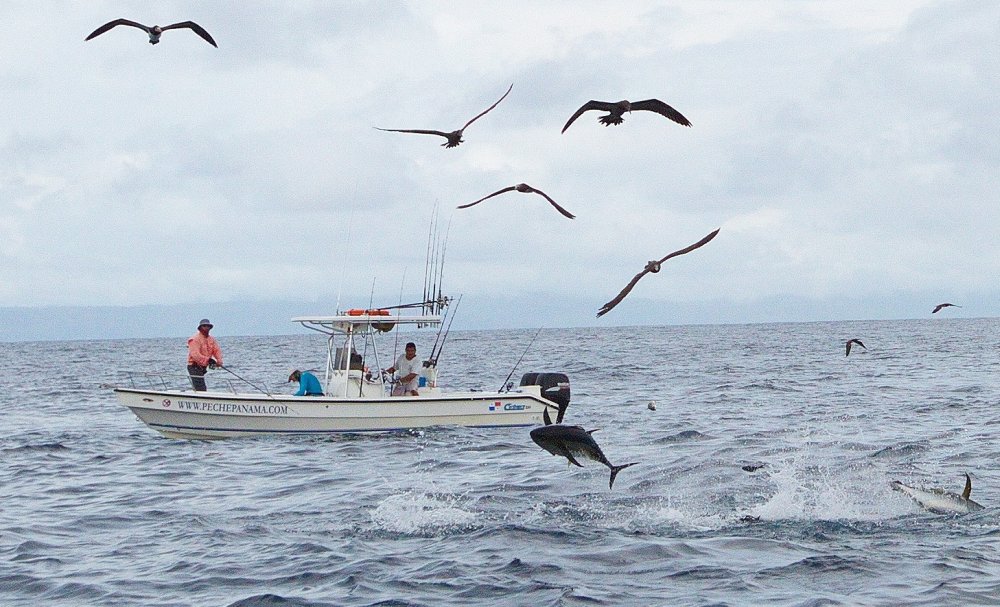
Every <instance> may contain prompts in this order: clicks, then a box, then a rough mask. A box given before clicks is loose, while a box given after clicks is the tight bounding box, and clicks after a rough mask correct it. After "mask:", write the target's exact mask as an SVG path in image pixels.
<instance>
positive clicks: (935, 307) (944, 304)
mask: <svg viewBox="0 0 1000 607" xmlns="http://www.w3.org/2000/svg"><path fill="white" fill-rule="evenodd" d="M961 307H962V306H956V305H955V304H953V303H942V304H938V305H936V306H934V309H933V310H931V314H937V313H938V312H940V311H941V308H961Z"/></svg>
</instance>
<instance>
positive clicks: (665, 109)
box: [632, 99, 691, 126]
mask: <svg viewBox="0 0 1000 607" xmlns="http://www.w3.org/2000/svg"><path fill="white" fill-rule="evenodd" d="M636 110H646V111H649V112H656V113H657V114H659V115H661V116H666V117H667V118H669V119H671V120H673V121H674V122H676V123H677V124H680V125H683V126H691V121H690V120H688V119H687V118H685V117H684V115H683V114H681V113H680V112H678V111H677V110H675V109H674V108H672V107H670V106H669V105H667V104H666V103H663V102H662V101H660V100H659V99H646V100H644V101H636V102H635V103H633V104H632V111H633V112H634V111H636Z"/></svg>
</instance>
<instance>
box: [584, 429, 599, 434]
mask: <svg viewBox="0 0 1000 607" xmlns="http://www.w3.org/2000/svg"><path fill="white" fill-rule="evenodd" d="M598 430H600V428H594V429H593V430H587V434H593V433H594V432H597V431H598Z"/></svg>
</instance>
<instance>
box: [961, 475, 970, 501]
mask: <svg viewBox="0 0 1000 607" xmlns="http://www.w3.org/2000/svg"><path fill="white" fill-rule="evenodd" d="M970 495H972V478H970V477H969V473H968V472H966V473H965V489H963V490H962V499H964V500H967V499H969V496H970Z"/></svg>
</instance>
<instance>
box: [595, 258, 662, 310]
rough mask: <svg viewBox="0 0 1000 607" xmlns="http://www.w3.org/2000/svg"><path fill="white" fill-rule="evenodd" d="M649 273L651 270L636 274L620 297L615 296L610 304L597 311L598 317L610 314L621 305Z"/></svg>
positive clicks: (619, 294)
mask: <svg viewBox="0 0 1000 607" xmlns="http://www.w3.org/2000/svg"><path fill="white" fill-rule="evenodd" d="M648 273H649V270H643V271H642V272H639V273H638V274H636V275H635V276H634V277H633V278H632V280H631V281H630V282H629V283H628V284H627V285H625V288H624V289H622V290H621V292H620V293H618V295H616V296H615V298H614V299H612V300H611V301H609V302H608V303H606V304H604V305H603V306H601V309H600V310H598V311H597V317H598V318H600V317H601V316H604V315H605V314H607V313H608V312H610V311H611V310H612V309H613V308H614V307H615V306H617V305H618V304H620V303H621V302H622V300H623V299H625V296H626V295H628V294H629V292H631V291H632V287H634V286H635V284H636V283H637V282H639V279H640V278H642V277H643V276H645V275H646V274H648Z"/></svg>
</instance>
